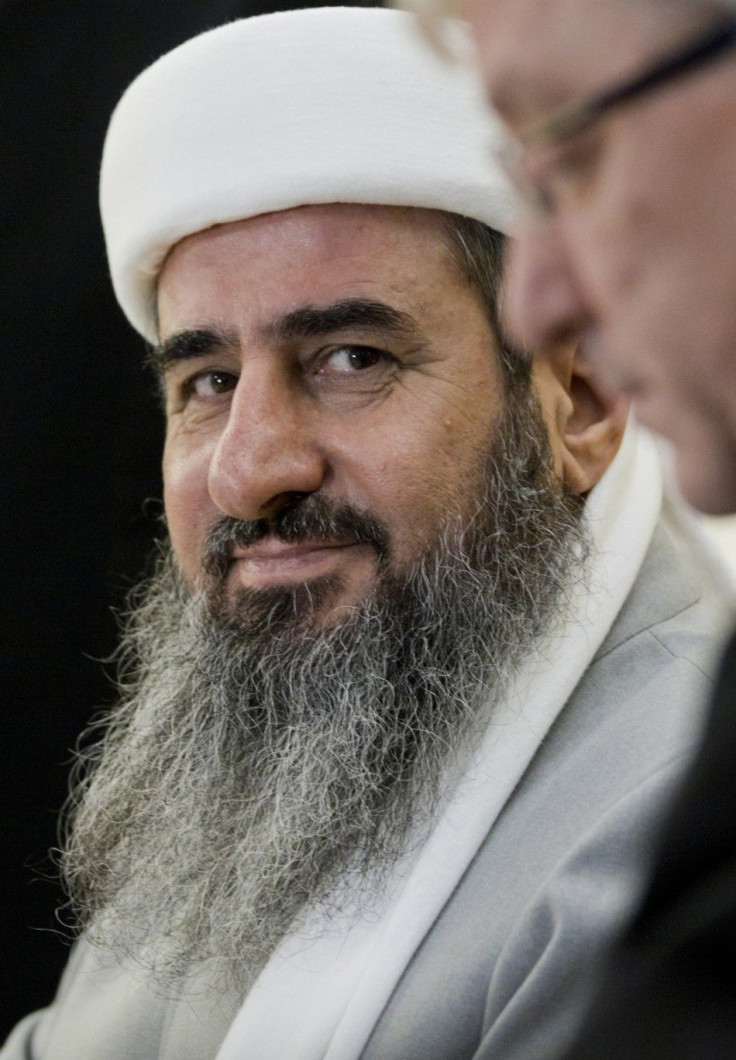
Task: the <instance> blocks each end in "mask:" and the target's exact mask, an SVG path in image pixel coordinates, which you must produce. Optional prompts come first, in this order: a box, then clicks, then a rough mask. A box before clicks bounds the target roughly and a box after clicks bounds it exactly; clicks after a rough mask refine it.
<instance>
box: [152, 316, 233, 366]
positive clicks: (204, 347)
mask: <svg viewBox="0 0 736 1060" xmlns="http://www.w3.org/2000/svg"><path fill="white" fill-rule="evenodd" d="M237 345H238V339H237V336H235V335H231V334H229V333H228V332H225V331H216V330H214V329H212V328H192V329H188V330H186V331H177V332H175V333H174V334H173V335H171V336H170V337H169V338H168V339H166V340H165V341H164V342H161V343H159V344H158V345H157V346H153V347H151V349H150V350H149V351H148V356H147V358H146V360H147V361H148V364H149V365H150V366H151V367H152V368H153V370H154V371H155V372H156V374H157V375H158V376H159V378H161V377H163V375H164V374H165V372H166V369H167V368H170V367H171V365H172V364H176V363H177V362H179V361H187V360H192V359H194V358H196V357H206V356H207V355H208V354H211V353H217V352H218V351H223V350H226V349H228V350H229V349H232V348H233V346H236V347H237Z"/></svg>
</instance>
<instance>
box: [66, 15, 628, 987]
mask: <svg viewBox="0 0 736 1060" xmlns="http://www.w3.org/2000/svg"><path fill="white" fill-rule="evenodd" d="M411 31H412V24H411V22H410V20H408V19H406V18H404V17H403V16H401V15H398V14H396V13H388V12H359V11H353V12H347V13H346V12H344V11H343V12H341V11H330V12H312V13H304V14H301V15H294V16H280V17H274V19H273V20H253V21H252V22H251V23H241V24H234V25H232V26H229V27H225V28H224V29H223V30H219V31H216V33H217V34H219V35H220V36H219V38H218V37H215V38H214V39H213V36H212V35H210V36H209V37H207V36H206V37H205V38H197V39H195V40H194V41H192V42H190V43H189V44H188V45H185V46H184V54H183V55H182V49H179V50H178V51H177V52H174V53H172V55H171V56H169V57H165V58H164V60H162V61H161V63H159V64H157V66H155V67H154V68H152V71H149V74H150V73H153V78H152V80H151V79H150V78H149V82H148V83H146V82H145V80H143V79H142V81H143V83H141V82H138V83H137V85H134V86H133V88H132V89H131V90H130V91H131V92H132V99H131V97H127V98H124V100H123V103H122V108H123V110H122V117H120V113H121V112H119V114H118V117H117V118H116V119H115V120H114V121H113V125H112V130H111V133H110V140H109V141H108V146H107V151H106V161H105V167H104V169H103V189H104V191H103V203H104V204H105V209H106V214H105V216H106V221H107V230H108V238H109V241H110V254H111V262H112V266H113V275H114V279H115V281H116V286H117V289H118V292H119V295H120V297H121V301H122V302H123V305H124V307H125V308H126V310H127V312H128V313H129V315H130V317H131V319H133V320H134V321H135V323H136V324H137V326H138V327H139V328H140V329H141V330H142V331H143V332H144V333H145V334H146V335H148V336H149V337H150V338H151V339H152V340H153V341H154V343H155V345H154V346H153V349H152V352H151V360H152V361H153V363H154V366H155V367H156V369H157V371H158V373H159V377H160V380H161V385H162V390H163V394H164V399H165V406H166V418H167V435H166V447H165V454H164V482H165V505H166V520H167V525H168V531H169V536H170V545H169V544H168V543H167V544H166V545H163V546H162V548H163V552H164V557H163V561H162V563H161V566H160V569H159V571H158V573H157V575H156V576H155V578H154V579H153V581H152V582H151V584H150V585H149V586H148V587H147V589H146V590H145V593H144V595H143V597H142V598H141V600H140V601H139V604H138V606H137V607H136V609H135V610H134V612H133V614H132V618H131V625H130V628H129V630H128V633H127V635H126V639H125V652H126V654H125V655H124V661H125V666H124V670H125V673H126V675H127V677H126V684H125V687H124V690H123V691H124V697H123V702H122V704H121V705H120V707H119V708H118V709H117V711H116V712H115V715H114V718H113V720H112V722H111V723H110V724H109V725H108V727H107V732H106V735H105V738H104V740H103V741H102V743H101V745H100V747H99V749H98V751H97V752H96V754H95V757H98V758H99V759H100V764H99V767H98V769H97V771H96V773H95V774H94V775H93V779H92V782H91V784H90V785H89V786H88V788H86V790H84V791H83V793H82V798H81V801H80V805H79V808H78V810H77V813H76V817H75V821H74V828H73V832H72V838H71V841H70V845H69V849H68V853H67V860H66V868H67V874H68V878H69V880H70V883H71V886H72V890H73V893H74V895H75V897H76V899H77V901H78V903H79V905H80V907H81V909H82V916H83V919H86V921H87V922H92V923H95V924H96V926H97V927H98V930H99V931H100V933H101V937H102V938H103V939H104V940H105V941H107V942H109V943H110V944H114V945H116V946H117V947H118V948H123V949H129V950H132V951H134V952H136V953H138V952H139V951H140V949H141V948H143V949H145V948H146V946H147V945H148V948H149V954H148V958H147V959H148V961H149V963H151V964H152V965H154V966H156V967H157V968H158V969H159V971H163V972H165V973H166V974H171V973H172V972H173V973H178V972H181V971H183V970H185V969H186V968H188V967H189V966H190V965H191V964H192V963H195V962H201V961H204V960H211V961H217V962H218V963H220V964H221V965H222V966H223V967H224V968H225V969H227V970H228V971H229V973H230V974H232V975H234V976H235V978H236V980H237V981H238V982H240V983H241V984H243V983H245V982H247V981H248V979H249V978H250V977H251V976H252V975H253V974H254V973H255V971H256V970H257V969H258V966H259V964H260V963H261V962H262V961H263V960H264V959H265V957H266V956H267V955H268V953H269V952H270V951H271V950H272V949H273V947H274V945H275V944H276V943H277V942H278V940H279V938H280V937H282V936H283V935H284V934H285V933H286V932H287V931H288V930H289V928H290V927H291V926H293V925H294V924H295V923H298V922H299V918H300V917H301V916H302V915H303V914H304V912H305V911H306V910H310V909H314V908H315V907H316V906H327V907H334V906H335V905H336V906H338V907H339V906H340V903H341V901H342V900H343V898H344V894H343V891H344V889H345V888H346V884H347V882H348V881H350V882H351V883H352V884H354V883H355V881H356V879H357V880H359V881H361V885H362V886H363V887H364V889H365V890H366V893H367V896H368V897H366V895H365V894H364V895H363V898H364V899H365V900H369V899H370V894H371V893H375V889H376V887H377V886H380V881H381V878H382V876H383V875H384V874H385V872H386V871H388V870H389V869H390V868H391V867H392V866H394V865H395V863H396V860H397V858H398V857H400V855H401V853H402V852H403V851H405V850H406V849H407V846H408V845H409V846H410V845H411V842H412V841H415V840H417V839H418V838H419V837H421V836H422V835H423V834H424V832H425V831H426V828H427V827H428V825H429V823H430V822H431V820H432V813H433V810H434V808H435V807H436V804H437V800H438V798H439V797H440V795H441V790H442V777H443V774H444V771H445V768H446V767H447V765H448V763H450V762H451V761H452V759H453V756H455V755H457V754H459V753H460V751H461V747H462V743H463V740H464V739H465V738H467V736H468V733H469V732H472V730H473V725H474V724H475V723H476V722H478V721H479V718H481V716H482V717H484V718H485V717H486V716H487V711H488V710H489V709H491V708H492V706H493V704H494V702H496V701H497V699H498V697H499V695H500V694H501V693H502V692H503V691H504V690H505V688H506V686H507V684H508V680H509V678H510V676H511V675H512V674H513V672H514V671H515V669H516V668H517V667H518V666H519V664H520V663H521V662H522V661H523V659H524V658H525V656H526V655H527V654H528V653H529V651H530V650H531V649H532V645H533V643H534V641H535V638H537V637H538V636H539V635H540V634H541V633H543V632H544V631H546V630H547V629H548V628H549V626H550V624H551V623H553V622H554V621H555V618H556V616H557V615H558V614H559V613H560V612H561V611H563V610H564V607H565V600H566V597H567V594H568V591H569V589H570V586H571V584H572V582H573V580H574V579H576V578H577V577H578V576H579V575H580V571H581V560H582V556H583V554H584V552H585V547H584V540H585V533H584V529H583V524H582V519H581V516H582V509H583V497H584V495H585V494H586V493H587V491H588V490H590V489H591V488H592V487H593V486H594V485H595V483H596V482H597V481H598V479H599V478H600V476H601V475H602V474H603V472H604V471H605V469H606V467H607V466H608V464H609V463H610V461H611V459H612V458H613V455H614V454H615V452H616V449H617V446H618V442H619V440H620V436H621V432H622V429H623V418H624V412H623V409H622V408H621V407H620V406H618V405H610V404H609V403H607V401H606V400H605V399H604V398H602V397H601V396H600V395H599V394H598V392H597V390H596V388H595V385H594V384H593V383H592V382H591V380H590V379H589V375H588V372H587V369H586V367H585V366H584V365H580V364H579V363H578V361H577V358H576V355H575V348H574V345H571V344H558V345H555V346H554V347H550V348H548V349H547V350H545V351H544V352H542V353H540V355H539V357H538V358H537V360H536V362H535V364H534V366H533V367H532V366H531V365H530V363H529V360H528V358H526V357H525V356H523V355H521V354H519V353H517V352H515V351H514V350H512V349H510V348H508V346H507V345H506V344H505V343H504V340H503V337H502V336H501V334H500V331H499V328H498V324H497V295H498V290H499V287H500V283H501V265H502V246H503V237H502V236H501V235H500V234H499V232H498V231H497V230H496V228H497V227H499V226H502V225H503V224H504V221H503V217H504V204H503V197H502V194H501V191H500V183H501V182H500V178H499V190H497V191H496V192H494V191H493V189H492V188H491V189H490V190H489V189H488V187H487V178H486V166H487V161H486V158H485V147H486V137H487V127H486V122H485V117H484V112H483V108H482V105H481V102H480V99H475V101H474V102H473V99H472V98H471V97H470V96H469V95H468V92H467V91H466V90H464V89H462V78H463V76H464V75H463V74H462V73H461V72H460V71H459V70H457V71H456V72H455V73H453V72H451V71H450V70H449V68H448V69H447V70H445V69H444V68H442V67H441V66H438V67H437V68H436V69H435V67H434V65H433V60H432V59H431V57H429V56H427V55H426V54H425V51H424V50H423V46H422V44H421V42H420V41H419V40H416V41H415V40H414V38H413V36H412V35H411ZM305 42H308V43H309V47H307V46H306V44H305ZM221 44H222V45H223V47H222V48H221V47H220V45H221ZM335 49H337V50H338V53H339V54H340V55H342V56H343V60H344V68H342V67H341V66H340V64H333V66H331V65H330V63H329V62H328V59H330V57H331V56H332V55H333V52H334V50H335ZM251 52H254V54H255V55H256V56H257V59H258V62H259V63H260V64H261V65H262V70H260V72H257V76H255V75H254V81H253V84H252V86H251V88H250V90H249V91H247V92H245V91H241V90H242V88H243V86H242V84H240V83H239V79H240V78H241V77H242V71H243V70H244V69H245V70H246V71H249V72H250V66H249V62H248V59H249V56H250V53H251ZM323 52H324V54H322V53H323ZM295 56H301V59H300V60H299V61H300V62H301V63H302V64H304V63H307V65H308V67H309V70H310V71H312V72H314V71H319V74H320V78H319V79H318V87H317V89H316V90H315V91H316V96H317V99H316V100H313V102H312V109H310V108H309V107H308V106H307V108H306V111H304V98H303V97H304V96H305V92H306V94H307V95H308V94H309V92H308V91H307V90H306V89H305V85H306V86H307V89H308V88H309V86H310V85H311V82H310V81H309V79H308V78H307V79H306V80H305V76H306V75H304V74H303V71H300V70H299V69H297V70H294V69H293V68H292V67H293V64H294V62H296V61H297V59H296V58H295ZM320 56H321V58H320ZM226 60H227V61H229V62H230V63H231V69H230V74H229V76H228V77H225V78H224V80H225V82H226V83H224V84H221V85H220V92H221V95H217V94H216V93H215V94H213V88H212V85H213V81H215V80H217V77H218V76H224V75H222V71H223V69H224V68H225V67H226V66H227V62H226ZM254 61H255V59H254ZM169 64H172V66H173V71H172V70H170V69H169ZM281 67H283V69H281ZM333 67H334V68H333ZM366 70H370V71H371V78H370V79H369V81H368V82H366V80H365V71H366ZM286 73H288V75H289V77H290V78H291V82H290V83H291V94H289V92H288V91H287V88H288V85H285V83H284V76H286ZM180 74H181V75H183V76H182V78H181V79H180V80H177V78H178V77H179V75H180ZM147 77H148V75H143V78H144V79H145V78H147ZM171 78H173V79H174V81H175V83H176V84H177V86H178V87H177V92H178V90H179V87H181V86H182V85H184V86H185V88H182V91H184V90H186V91H187V92H189V93H190V95H191V97H192V107H193V108H194V109H195V110H196V108H197V107H200V108H201V105H202V95H203V86H206V87H207V91H208V92H209V93H210V95H209V101H208V103H207V107H206V108H205V109H206V110H207V113H202V112H201V111H200V112H197V121H194V119H193V116H192V108H189V107H188V108H185V109H184V110H183V111H179V110H178V109H177V108H176V107H174V108H173V109H172V107H171V106H169V105H168V97H169V95H170V93H171ZM455 78H460V79H461V82H460V83H456V81H455ZM233 79H234V80H235V81H237V82H238V86H237V87H238V89H239V90H238V91H236V90H235V86H234V85H233V84H232V83H231V82H232V81H233ZM402 79H403V80H402ZM381 85H382V86H383V88H382V89H380V86H381ZM379 89H380V90H379ZM276 90H278V91H276ZM284 93H285V94H284ZM173 98H174V101H176V100H177V99H178V95H176V96H174V97H173ZM162 99H163V100H164V103H163V104H162ZM290 101H291V102H292V103H293V106H294V108H297V109H298V108H299V107H301V108H302V113H300V114H299V115H298V118H299V128H298V129H297V130H296V132H295V136H296V137H297V140H298V137H299V136H302V137H303V136H304V130H303V128H301V126H302V125H303V123H304V122H307V123H308V128H309V129H311V130H314V133H313V134H310V137H311V138H313V139H314V141H315V142H314V143H313V144H312V148H311V150H312V151H313V152H314V155H313V156H310V157H309V158H308V159H304V158H302V153H303V151H304V149H305V144H304V143H302V142H301V141H299V142H297V143H296V144H295V143H294V140H293V138H291V137H289V136H286V135H285V134H286V132H287V130H286V129H284V128H281V127H280V128H279V129H278V130H277V132H278V135H275V136H273V137H271V136H270V133H269V129H271V126H272V124H273V123H272V122H271V121H270V118H269V114H270V112H271V111H273V112H274V121H277V120H279V121H281V122H282V123H283V122H285V121H286V118H284V115H283V111H284V110H286V111H287V112H288V108H289V103H290ZM243 108H245V110H246V111H247V116H248V117H249V118H251V119H252V121H253V122H254V123H255V124H256V125H257V126H259V127H260V129H261V132H262V139H261V140H258V136H257V135H256V134H254V136H255V138H256V140H257V141H258V143H257V147H258V150H259V151H260V160H259V168H258V169H257V171H256V172H255V173H253V174H251V173H249V171H247V170H243V165H244V164H245V162H246V161H247V159H248V157H249V156H250V155H251V154H252V153H253V152H254V150H255V147H254V146H253V145H252V144H250V143H249V140H248V129H249V125H248V123H247V122H246V121H245V118H244V115H243V113H242V111H243ZM356 108H357V112H356ZM443 110H444V114H445V117H444V118H443V117H442V115H443ZM226 112H227V120H226V117H225V114H226ZM360 112H362V116H361V113H360ZM142 115H144V116H145V121H141V120H140V119H141V116H142ZM330 115H332V119H331V120H332V121H333V122H335V123H336V124H342V126H343V127H344V128H345V129H348V128H350V129H351V130H352V134H351V135H352V137H353V139H352V140H351V141H347V142H345V143H344V144H342V151H343V155H344V158H345V164H344V166H341V158H340V157H339V156H337V155H335V154H334V152H331V151H329V150H327V149H326V143H327V141H328V140H329V139H330V135H331V133H330V131H329V128H328V126H329V121H330ZM287 117H289V115H288V114H287ZM291 117H293V116H291ZM318 119H319V121H318ZM289 120H291V118H289ZM176 121H178V122H179V127H177V126H176V124H175V122H176ZM193 121H194V124H193ZM217 122H219V123H220V131H219V135H220V136H221V137H222V140H223V143H222V150H221V151H218V142H219V141H218V139H217V137H215V138H214V139H212V126H213V125H215V124H216V123H217ZM320 122H321V123H322V124H321V125H320ZM438 122H439V124H440V126H441V127H443V128H444V127H446V130H447V136H448V137H450V138H452V137H454V143H455V149H454V150H453V157H452V158H450V159H448V157H447V150H446V147H445V143H444V140H443V137H442V134H441V130H440V133H438V129H437V124H438ZM116 123H117V124H116ZM121 123H122V131H121ZM287 124H288V122H287ZM243 130H245V131H243ZM235 134H237V135H238V136H241V137H242V139H243V141H244V143H243V144H240V145H239V146H238V147H237V151H236V152H235V154H236V157H235V158H233V157H232V155H233V145H232V142H231V137H232V136H233V135H235ZM131 137H132V138H133V142H132V141H131ZM201 138H205V139H206V138H209V141H208V144H207V150H204V149H203V148H202V144H201V142H200V140H201ZM366 139H371V144H370V149H369V150H366V146H365V140H366ZM162 144H163V146H162ZM269 145H270V147H269ZM267 148H268V150H267ZM320 150H324V152H325V153H324V157H323V158H320V157H319V152H320ZM417 156H419V157H420V158H421V160H422V163H421V165H419V166H417V165H416V159H417ZM156 157H158V163H157V162H156ZM133 158H135V159H144V160H146V165H149V166H150V167H151V168H150V170H149V171H148V172H146V173H145V174H144V175H143V176H141V174H140V173H139V171H138V167H136V166H132V165H131V162H130V160H131V159H133ZM187 159H189V160H190V162H191V165H192V166H195V167H196V166H199V167H200V170H201V172H200V173H199V174H197V176H196V179H192V175H191V173H190V172H185V164H186V162H187ZM157 165H158V166H160V170H158V169H157ZM299 167H301V170H300V172H301V183H300V181H298V180H295V179H294V171H295V169H299ZM144 168H145V167H144ZM320 173H322V180H321V181H320V179H318V178H319V174H320ZM180 175H181V180H180V181H178V182H177V178H178V177H179V176H180ZM131 186H134V187H135V189H136V190H135V195H133V196H132V197H131ZM318 190H319V191H320V193H321V194H322V197H323V198H324V197H327V201H326V202H324V203H322V202H314V201H311V200H312V199H313V198H314V197H318V195H317V191H318ZM341 193H342V194H343V195H344V197H346V198H347V199H348V200H349V201H339V199H340V196H341ZM358 195H360V196H361V198H362V199H363V200H364V201H354V200H355V198H356V196H358ZM371 199H375V200H377V201H371ZM336 200H337V201H336ZM387 200H388V201H387ZM279 202H280V205H279ZM266 207H267V208H266ZM223 209H225V210H226V211H227V214H226V216H223V213H222V212H221V211H222V210H223ZM465 210H467V211H468V212H469V213H471V215H472V216H471V217H467V216H466V217H463V216H460V214H461V213H462V212H463V211H465ZM228 215H229V216H228ZM193 218H194V220H192V219H193ZM494 219H495V227H490V226H489V224H488V223H486V222H493V221H494ZM484 712H485V713H484ZM351 898H352V900H355V898H356V891H355V888H354V887H353V891H352V893H351ZM162 939H165V940H166V942H165V944H163V945H162V941H161V940H162Z"/></svg>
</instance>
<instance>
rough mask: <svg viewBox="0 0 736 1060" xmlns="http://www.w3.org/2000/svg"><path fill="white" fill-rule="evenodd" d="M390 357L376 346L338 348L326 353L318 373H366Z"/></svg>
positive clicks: (317, 370)
mask: <svg viewBox="0 0 736 1060" xmlns="http://www.w3.org/2000/svg"><path fill="white" fill-rule="evenodd" d="M390 359H391V358H390V355H389V354H387V353H386V352H385V351H384V350H378V349H376V348H375V347H374V346H338V347H336V348H335V349H333V350H329V351H328V352H326V353H325V354H324V355H323V356H322V357H320V359H319V360H318V362H317V365H316V372H317V373H318V374H320V375H325V374H327V373H350V372H364V371H365V370H366V369H368V368H375V366H376V365H377V364H381V363H384V362H386V361H388V360H390Z"/></svg>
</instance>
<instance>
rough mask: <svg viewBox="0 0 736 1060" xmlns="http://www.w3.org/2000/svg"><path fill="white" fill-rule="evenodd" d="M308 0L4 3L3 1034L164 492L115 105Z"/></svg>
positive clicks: (24, 985)
mask: <svg viewBox="0 0 736 1060" xmlns="http://www.w3.org/2000/svg"><path fill="white" fill-rule="evenodd" d="M314 6H318V5H317V4H314V3H299V2H294V3H282V4H275V3H268V2H261V3H259V2H256V0H241V2H236V0H107V2H106V0H0V358H1V362H0V379H1V380H2V386H1V387H0V469H1V471H2V474H1V476H0V482H1V483H2V496H1V497H0V534H1V538H0V547H1V549H2V551H1V552H0V555H2V559H3V564H2V574H1V575H0V706H1V708H2V730H1V731H2V739H1V742H0V842H1V843H2V854H3V863H2V871H1V872H0V881H1V883H0V910H1V911H2V922H1V923H2V928H1V930H2V939H1V946H0V1041H2V1039H3V1037H4V1035H5V1033H6V1032H7V1030H9V1028H10V1026H11V1025H12V1024H13V1023H14V1022H15V1021H16V1020H17V1019H18V1018H19V1017H20V1016H21V1015H23V1014H24V1013H25V1012H28V1011H30V1009H32V1008H35V1007H38V1006H40V1005H43V1004H46V1003H47V1002H48V1001H49V1000H50V999H51V997H52V995H53V991H54V988H55V984H56V982H57V980H58V976H59V973H60V969H61V967H62V966H63V963H64V961H65V959H66V955H67V952H68V950H67V947H66V946H65V945H64V944H63V943H62V942H61V941H60V939H59V937H58V935H57V934H56V933H55V931H54V929H55V927H56V921H55V918H54V909H55V908H56V906H57V905H58V904H59V902H60V900H61V897H60V892H59V890H58V888H57V886H56V884H55V883H54V882H53V881H49V880H45V879H44V878H43V870H44V869H47V868H48V865H47V863H46V862H45V857H46V853H47V851H48V849H49V847H51V846H53V844H54V842H55V837H56V817H57V812H58V809H59V807H60V805H61V804H62V802H63V800H64V797H65V793H66V783H67V781H66V778H67V773H68V762H69V758H70V748H71V747H72V746H73V745H74V743H75V740H76V737H77V735H78V733H79V732H80V730H81V729H82V728H83V727H84V726H85V723H86V722H87V721H88V719H89V718H90V716H91V715H92V714H93V713H94V711H95V709H96V708H98V707H100V706H101V705H104V704H105V703H109V702H110V701H111V698H112V695H113V693H112V691H111V687H110V684H109V682H108V681H107V679H106V678H105V676H104V674H103V669H102V667H101V666H100V664H99V662H97V661H96V660H99V659H100V658H101V657H103V656H105V655H108V654H109V652H110V651H111V650H112V647H113V646H114V643H115V623H114V619H113V617H112V614H111V607H113V606H115V605H116V604H119V603H120V601H121V599H122V596H123V594H124V591H125V589H126V587H127V586H128V585H130V583H131V581H132V580H133V579H134V578H135V577H136V575H138V574H139V573H140V571H141V570H142V569H143V568H144V567H145V565H146V560H147V556H148V554H149V552H150V543H151V539H152V537H153V534H154V533H155V529H156V519H157V516H158V514H159V511H160V507H159V505H158V504H157V503H156V502H155V501H152V502H151V503H148V504H147V503H146V499H147V498H157V497H158V496H159V495H160V482H159V472H158V461H159V449H160V441H161V433H162V432H161V421H160V416H159V413H158V409H157V404H156V400H155V397H154V395H153V389H152V385H151V383H150V380H149V379H148V378H147V376H146V375H145V373H144V372H143V370H142V368H141V355H142V352H143V345H142V340H141V339H140V338H139V337H138V336H137V335H136V334H135V333H134V332H133V331H132V329H131V328H130V327H129V326H128V325H127V323H126V322H125V320H124V318H123V316H122V314H121V312H120V311H119V309H118V308H117V306H116V304H115V303H114V301H113V297H112V293H111V289H110V284H109V280H108V276H107V268H106V263H105V258H104V251H103V244H102V235H101V231H100V227H99V220H98V216H97V169H98V164H99V157H100V152H101V147H102V141H103V137H104V132H105V128H106V124H107V120H108V118H109V115H110V113H111V111H112V108H113V106H114V105H115V102H116V101H117V99H118V97H119V96H120V94H121V92H122V91H123V89H124V88H125V86H126V85H127V84H128V83H129V82H130V81H131V80H132V78H133V77H134V76H135V75H136V74H137V73H138V72H139V71H140V70H142V69H143V68H144V67H145V66H146V65H148V64H149V63H150V62H151V61H152V60H153V59H155V58H156V57H157V56H158V55H160V54H162V53H163V52H164V51H167V50H168V49H169V48H171V47H173V46H174V45H176V44H178V43H179V42H180V41H183V40H185V39H187V38H188V37H190V36H192V35H194V34H195V33H197V32H200V31H201V30H204V29H207V28H210V27H211V26H215V25H218V24H219V23H221V22H226V21H228V20H229V19H232V18H235V17H238V16H240V15H246V14H257V13H260V12H264V11H273V10H283V9H287V8H291V7H314ZM329 6H335V5H329ZM350 6H378V5H377V4H376V3H370V2H368V3H365V4H363V3H353V4H352V5H350ZM39 870H41V871H39Z"/></svg>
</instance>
